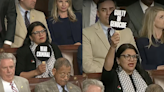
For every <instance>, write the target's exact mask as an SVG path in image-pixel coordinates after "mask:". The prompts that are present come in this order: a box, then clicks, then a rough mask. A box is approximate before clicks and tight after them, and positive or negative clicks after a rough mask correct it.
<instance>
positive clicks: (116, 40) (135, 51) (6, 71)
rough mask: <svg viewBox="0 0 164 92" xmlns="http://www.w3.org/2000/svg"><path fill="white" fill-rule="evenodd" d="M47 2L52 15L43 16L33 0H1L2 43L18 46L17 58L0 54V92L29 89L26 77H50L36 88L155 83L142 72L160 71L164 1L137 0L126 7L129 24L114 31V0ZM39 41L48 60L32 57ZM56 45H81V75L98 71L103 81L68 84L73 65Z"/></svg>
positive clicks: (140, 87) (120, 89) (124, 91)
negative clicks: (45, 46) (47, 50)
mask: <svg viewBox="0 0 164 92" xmlns="http://www.w3.org/2000/svg"><path fill="white" fill-rule="evenodd" d="M49 2H53V3H51V5H52V9H50V11H51V15H50V16H49V17H47V19H46V16H45V15H44V13H43V12H41V11H38V10H35V9H34V8H35V4H36V3H37V0H18V1H17V0H16V2H14V1H13V0H12V1H11V0H6V1H3V0H2V1H0V3H2V4H4V6H0V10H1V11H0V13H1V14H0V47H1V48H11V47H12V48H18V49H17V52H16V59H17V60H15V59H14V56H13V55H12V54H11V53H0V85H2V86H1V88H0V91H2V92H3V91H5V92H8V91H10V92H11V91H16V92H17V91H19V92H30V88H29V85H30V84H29V82H28V81H27V80H26V79H30V78H51V79H50V80H48V81H46V82H42V83H39V84H38V85H36V87H35V92H47V91H48V92H51V91H52V92H54V91H59V92H81V91H83V92H91V91H94V92H109V91H112V92H145V91H147V90H149V85H150V84H152V83H153V82H154V81H152V79H151V78H150V75H149V74H148V73H147V71H146V70H152V69H157V70H163V69H164V65H163V63H164V60H163V57H162V55H163V54H164V50H163V47H162V46H163V43H164V39H163V29H164V27H163V21H164V18H163V17H164V6H163V5H161V4H158V3H156V2H154V0H151V2H148V1H147V0H138V1H137V2H136V3H134V4H132V5H130V6H129V7H127V8H126V10H127V13H129V15H130V24H129V25H128V27H129V28H128V27H127V28H125V29H123V30H121V31H119V32H117V31H118V30H115V29H114V28H112V27H111V26H110V24H109V20H108V19H109V16H110V14H111V13H112V12H113V10H115V9H116V8H117V6H116V5H117V4H116V2H117V0H90V1H88V0H84V1H83V3H84V4H81V5H76V3H77V2H78V3H79V2H82V0H77V1H76V0H49ZM82 5H83V7H82ZM77 6H78V7H77ZM76 7H77V8H76ZM5 10H6V11H5ZM74 10H75V11H74ZM76 11H78V12H76ZM136 13H137V14H140V15H137V14H136ZM11 15H12V17H11ZM82 15H83V16H82ZM134 15H135V16H134ZM143 16H144V17H143ZM136 17H137V18H136ZM82 20H83V21H82ZM137 21H138V22H137ZM142 21H143V24H142ZM134 37H137V38H136V42H135V40H134ZM82 38H83V39H82ZM42 43H46V44H48V46H49V47H50V49H51V51H52V55H51V56H50V58H49V59H48V60H47V61H46V64H45V63H43V62H42V61H41V60H39V59H38V58H36V55H35V49H36V47H37V46H38V45H39V44H42ZM59 45H81V46H79V49H78V51H79V52H78V54H77V56H78V57H76V58H78V63H79V64H78V65H79V66H78V67H79V69H80V74H83V72H84V73H102V76H101V80H94V79H91V80H90V79H87V80H85V81H83V82H82V87H81V89H80V88H79V87H78V86H76V85H74V84H72V83H70V82H68V81H69V79H70V76H71V75H70V74H71V69H72V68H71V64H70V61H69V60H67V59H66V58H64V57H63V56H64V55H63V56H62V53H61V50H60V49H59V47H58V46H59ZM142 67H143V68H142ZM25 78H26V79H25ZM18 80H20V81H21V82H18ZM147 87H148V88H147ZM150 87H151V85H150ZM7 88H9V89H7Z"/></svg>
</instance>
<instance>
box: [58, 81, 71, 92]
mask: <svg viewBox="0 0 164 92" xmlns="http://www.w3.org/2000/svg"><path fill="white" fill-rule="evenodd" d="M56 84H57V83H56ZM57 87H58V89H59V92H63V88H62V87H61V86H60V85H59V84H57ZM64 89H65V90H66V91H67V92H69V91H68V89H67V86H66V85H65V86H64Z"/></svg>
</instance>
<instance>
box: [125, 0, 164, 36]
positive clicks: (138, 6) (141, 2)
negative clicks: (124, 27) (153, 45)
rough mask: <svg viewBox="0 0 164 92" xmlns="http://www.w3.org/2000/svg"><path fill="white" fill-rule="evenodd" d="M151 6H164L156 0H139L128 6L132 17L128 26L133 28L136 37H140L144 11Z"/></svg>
mask: <svg viewBox="0 0 164 92" xmlns="http://www.w3.org/2000/svg"><path fill="white" fill-rule="evenodd" d="M151 6H159V7H162V8H164V6H163V5H161V4H158V3H156V2H154V0H138V1H137V2H136V3H134V4H132V5H130V6H128V7H127V8H126V10H127V12H128V14H129V17H130V23H129V25H128V27H129V28H130V29H131V30H132V32H133V35H134V37H139V33H140V30H141V28H142V20H143V17H144V13H145V11H146V9H147V8H149V7H151Z"/></svg>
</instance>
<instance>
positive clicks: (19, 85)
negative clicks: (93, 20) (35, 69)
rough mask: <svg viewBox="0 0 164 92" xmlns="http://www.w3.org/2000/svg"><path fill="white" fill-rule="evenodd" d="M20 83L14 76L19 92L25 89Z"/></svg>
mask: <svg viewBox="0 0 164 92" xmlns="http://www.w3.org/2000/svg"><path fill="white" fill-rule="evenodd" d="M19 81H20V80H16V78H15V76H14V83H15V85H16V86H17V88H18V90H19V92H21V88H23V85H21V84H20V83H19Z"/></svg>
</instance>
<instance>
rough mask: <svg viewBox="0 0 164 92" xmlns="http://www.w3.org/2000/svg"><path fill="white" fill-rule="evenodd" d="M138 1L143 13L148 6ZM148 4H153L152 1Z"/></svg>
mask: <svg viewBox="0 0 164 92" xmlns="http://www.w3.org/2000/svg"><path fill="white" fill-rule="evenodd" d="M139 3H140V5H141V8H142V11H143V13H145V11H146V9H147V8H149V7H148V6H147V5H145V4H144V3H143V2H142V1H141V0H140V2H139ZM150 6H154V2H153V3H152V4H151V5H150Z"/></svg>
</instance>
